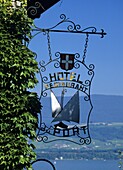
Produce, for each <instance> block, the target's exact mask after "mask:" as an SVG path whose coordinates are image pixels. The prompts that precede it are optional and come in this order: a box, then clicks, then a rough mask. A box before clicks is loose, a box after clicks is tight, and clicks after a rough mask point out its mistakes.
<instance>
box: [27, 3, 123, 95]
mask: <svg viewBox="0 0 123 170" xmlns="http://www.w3.org/2000/svg"><path fill="white" fill-rule="evenodd" d="M61 14H65V15H66V16H67V17H68V18H70V20H72V21H73V22H74V23H75V24H80V25H81V27H82V29H84V28H86V27H89V26H94V27H96V28H97V30H98V31H100V30H101V29H104V31H105V32H106V33H107V35H106V36H105V37H104V38H103V39H101V38H100V36H98V35H90V36H89V46H88V51H87V56H86V64H87V65H89V64H91V63H93V64H94V65H95V77H94V79H93V82H92V88H91V93H92V94H106V95H109V94H110V95H123V32H122V31H123V0H103V1H101V0H86V1H85V0H61V1H60V2H58V3H57V4H56V5H54V6H53V7H52V8H50V9H49V10H47V11H46V12H45V13H43V14H42V15H41V17H40V19H36V20H35V25H36V26H38V27H40V28H49V27H52V26H54V25H55V24H57V23H58V22H59V21H60V18H59V16H60V15H61ZM58 36H59V37H58ZM72 36H73V35H70V36H69V37H68V39H69V40H70V43H69V42H67V39H63V40H62V38H64V37H66V34H61V35H58V34H54V35H52V36H51V41H52V50H56V49H57V48H58V49H59V50H60V48H61V49H62V50H66V49H65V48H66V46H67V44H69V45H70V47H72V46H74V48H75V49H76V50H80V51H83V46H84V44H83V42H84V39H85V36H84V35H81V36H80V37H77V39H76V41H77V43H76V42H74V38H72ZM57 38H58V39H60V40H61V42H60V45H58V43H54V41H55V40H56V39H57ZM45 46H47V41H46V39H44V36H43V35H38V36H37V37H35V38H34V39H33V40H32V41H31V43H30V45H29V47H30V48H31V50H32V51H35V52H36V53H37V54H38V57H37V60H38V61H40V60H44V59H46V60H47V59H48V58H47V56H45V51H46V50H47V47H45ZM39 88H40V87H39V86H37V87H36V89H35V90H36V91H37V92H38V90H39Z"/></svg>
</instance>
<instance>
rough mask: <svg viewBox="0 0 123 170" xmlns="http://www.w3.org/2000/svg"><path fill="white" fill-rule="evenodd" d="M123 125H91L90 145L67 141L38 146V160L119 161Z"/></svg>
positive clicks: (122, 141) (122, 149)
mask: <svg viewBox="0 0 123 170" xmlns="http://www.w3.org/2000/svg"><path fill="white" fill-rule="evenodd" d="M122 132H123V123H112V124H111V123H110V124H107V123H94V124H91V128H90V133H91V138H92V142H91V144H90V145H83V146H80V145H76V144H73V143H70V142H66V141H56V142H52V143H49V144H44V143H38V142H35V144H36V146H37V147H36V148H37V149H36V153H37V156H38V158H47V159H56V158H57V159H60V157H63V158H64V159H105V160H108V159H110V160H112V159H114V160H116V159H119V151H123V135H122Z"/></svg>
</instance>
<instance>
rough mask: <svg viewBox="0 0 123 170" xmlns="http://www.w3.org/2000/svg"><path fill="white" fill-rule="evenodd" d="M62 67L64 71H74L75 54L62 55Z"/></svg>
mask: <svg viewBox="0 0 123 170" xmlns="http://www.w3.org/2000/svg"><path fill="white" fill-rule="evenodd" d="M60 67H61V69H63V70H66V71H68V70H72V69H73V67H74V54H62V53H61V54H60Z"/></svg>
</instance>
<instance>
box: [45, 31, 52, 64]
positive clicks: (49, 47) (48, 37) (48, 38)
mask: <svg viewBox="0 0 123 170" xmlns="http://www.w3.org/2000/svg"><path fill="white" fill-rule="evenodd" d="M46 34H47V41H48V52H49V57H50V61H51V60H52V53H51V46H50V34H49V31H46Z"/></svg>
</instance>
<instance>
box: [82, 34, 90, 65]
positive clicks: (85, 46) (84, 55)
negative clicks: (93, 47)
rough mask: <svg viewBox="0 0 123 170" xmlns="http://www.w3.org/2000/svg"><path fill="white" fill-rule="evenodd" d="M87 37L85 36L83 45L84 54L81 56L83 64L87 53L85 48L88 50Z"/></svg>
mask: <svg viewBox="0 0 123 170" xmlns="http://www.w3.org/2000/svg"><path fill="white" fill-rule="evenodd" d="M88 37H89V34H86V39H85V45H84V51H83V52H84V54H83V57H82V58H83V61H82V62H83V63H84V62H85V58H86V53H87V48H88V40H89V39H88Z"/></svg>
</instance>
